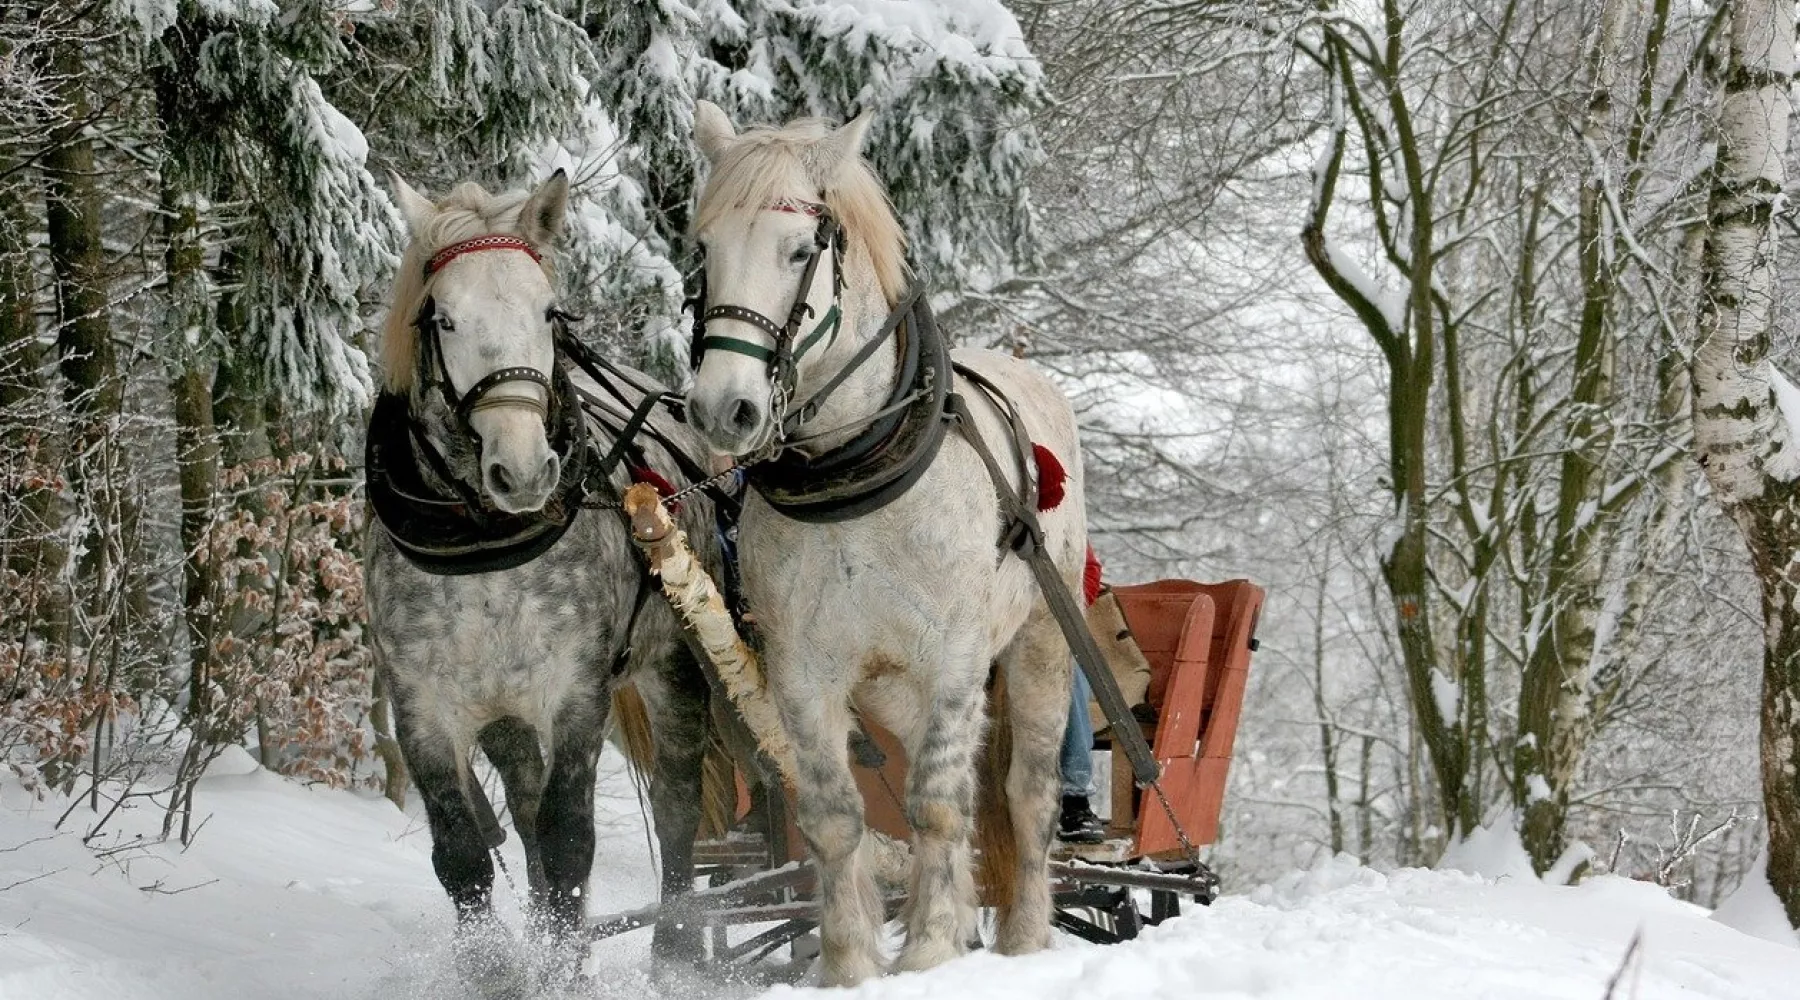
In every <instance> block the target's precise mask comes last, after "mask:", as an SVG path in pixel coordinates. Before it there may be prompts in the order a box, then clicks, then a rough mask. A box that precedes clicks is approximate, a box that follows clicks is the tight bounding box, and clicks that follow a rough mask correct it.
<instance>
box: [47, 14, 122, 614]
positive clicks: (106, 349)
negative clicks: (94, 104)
mask: <svg viewBox="0 0 1800 1000" xmlns="http://www.w3.org/2000/svg"><path fill="white" fill-rule="evenodd" d="M50 62H51V65H50V71H51V72H52V73H54V74H55V77H56V79H57V96H58V98H59V99H60V102H61V104H62V111H63V113H64V114H65V115H66V116H67V118H68V120H69V121H71V122H72V123H73V124H71V125H68V126H65V127H63V128H60V129H58V130H56V131H55V132H53V133H52V134H51V135H50V137H49V139H48V149H47V151H46V152H45V154H44V156H43V159H42V164H43V177H44V194H45V203H46V204H45V215H46V222H47V228H48V230H49V250H50V261H51V264H52V266H53V268H54V270H55V273H56V306H57V308H56V319H57V328H56V350H57V359H58V363H59V367H60V369H61V371H62V375H63V379H64V385H63V394H64V398H65V400H66V401H67V403H68V406H69V411H70V414H71V416H72V418H73V422H74V427H73V434H72V440H71V442H70V449H69V450H70V456H69V457H70V461H69V466H68V467H69V477H70V483H69V486H70V492H71V493H72V494H73V495H74V496H75V497H76V498H77V500H76V502H78V503H81V502H84V499H85V502H89V503H91V504H92V505H93V507H94V509H95V510H96V511H98V512H107V511H110V510H112V509H113V508H114V506H115V505H114V504H112V503H111V502H110V501H109V500H108V499H107V498H106V497H104V496H101V495H99V493H100V491H104V490H105V489H106V487H107V483H106V477H105V475H104V470H105V469H107V468H108V467H109V466H110V464H111V463H109V462H108V461H106V456H104V455H103V454H100V452H101V451H102V450H103V449H106V448H108V447H110V440H109V439H110V434H109V433H108V432H109V430H110V428H111V426H112V424H113V423H114V422H115V418H116V417H117V416H118V414H119V412H120V410H121V407H122V405H123V401H124V393H123V391H122V387H121V386H120V384H119V379H118V373H117V371H116V361H115V359H114V352H113V343H112V327H111V323H110V322H109V317H108V313H107V279H106V258H105V253H104V249H103V247H102V246H101V242H100V213H101V208H102V199H101V197H100V192H99V188H98V186H97V184H96V182H95V176H94V147H93V141H92V140H91V139H90V138H89V137H88V136H87V135H86V134H85V133H84V132H83V131H82V123H83V122H84V121H85V120H86V119H87V117H88V112H89V108H88V96H87V91H86V89H85V81H86V80H87V74H86V72H85V70H86V66H85V59H84V53H83V51H82V47H81V44H80V42H79V41H78V40H76V39H75V38H73V37H69V36H65V37H62V38H59V39H58V40H57V42H56V43H55V45H54V48H53V50H52V53H51V57H50ZM93 473H100V474H99V475H98V476H92V475H91V474H93ZM85 494H92V495H91V496H85V497H84V495H85ZM99 530H100V529H99V528H98V527H96V528H95V529H94V532H96V533H97V532H98V531H99ZM85 548H86V551H87V556H86V559H85V565H84V566H83V567H82V568H83V571H84V575H86V576H87V577H88V578H89V579H90V580H95V581H98V582H99V583H100V585H101V588H102V590H104V588H105V587H106V585H107V581H106V579H105V578H106V576H107V552H108V547H107V543H106V541H105V540H104V539H102V538H99V537H97V535H96V534H95V533H90V537H89V538H88V539H87V540H86V542H85Z"/></svg>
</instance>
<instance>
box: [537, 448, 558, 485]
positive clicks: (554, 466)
mask: <svg viewBox="0 0 1800 1000" xmlns="http://www.w3.org/2000/svg"><path fill="white" fill-rule="evenodd" d="M561 468H562V463H561V462H559V461H557V458H556V456H555V455H551V456H550V457H549V458H546V459H544V468H543V469H542V470H541V471H539V472H538V482H540V483H542V484H544V485H545V486H546V487H547V486H549V485H550V484H551V483H554V482H556V474H557V472H559V471H560V470H561Z"/></svg>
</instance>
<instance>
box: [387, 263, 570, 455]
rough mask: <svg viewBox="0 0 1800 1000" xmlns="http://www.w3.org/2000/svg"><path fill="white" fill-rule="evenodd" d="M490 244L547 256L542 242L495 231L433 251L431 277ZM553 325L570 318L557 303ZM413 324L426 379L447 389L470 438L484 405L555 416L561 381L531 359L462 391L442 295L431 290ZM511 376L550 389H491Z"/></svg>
mask: <svg viewBox="0 0 1800 1000" xmlns="http://www.w3.org/2000/svg"><path fill="white" fill-rule="evenodd" d="M487 250H516V251H519V252H521V253H525V254H529V255H530V257H531V259H532V260H533V261H541V260H542V259H543V256H542V255H541V254H540V253H538V251H537V248H535V247H533V246H532V245H531V244H529V243H527V242H525V241H524V240H522V239H520V238H519V237H517V236H507V235H503V234H498V233H496V234H490V235H486V236H477V237H475V238H473V239H467V240H463V241H461V242H459V243H452V244H450V245H449V246H447V247H445V248H444V249H442V250H439V251H438V252H437V253H435V254H433V255H432V257H431V259H430V260H429V261H426V263H425V277H426V279H427V280H429V279H430V278H431V277H432V276H433V275H435V274H436V273H437V272H438V271H440V270H442V269H443V268H444V266H445V265H447V264H449V263H450V262H451V261H453V260H455V259H456V258H458V257H461V256H462V255H464V254H469V253H479V252H482V251H487ZM545 318H546V319H548V320H549V321H550V322H551V323H552V324H553V325H557V326H560V325H561V324H562V322H563V321H564V320H565V319H566V318H567V317H566V316H565V315H564V314H563V313H562V312H560V311H559V310H558V309H556V307H554V306H552V307H551V308H550V310H549V312H548V313H547V314H546V316H545ZM413 326H414V328H415V329H417V330H418V333H419V372H420V377H421V381H422V382H423V383H424V385H425V388H426V389H427V390H433V389H435V390H436V391H437V392H439V393H441V394H442V396H443V398H444V401H445V402H446V403H447V404H449V407H450V411H451V412H452V413H454V414H455V415H456V422H457V424H458V430H460V431H461V432H462V433H463V434H464V435H465V436H466V437H467V438H468V439H469V440H471V441H478V440H479V439H480V435H478V434H476V433H475V428H474V426H473V425H472V424H471V423H470V418H471V417H473V416H474V415H475V414H476V413H479V412H481V411H483V410H495V409H501V408H504V407H508V406H513V407H521V408H524V409H527V410H530V411H532V412H533V413H535V414H537V416H538V418H539V419H540V420H543V421H544V422H545V424H546V425H548V424H549V423H550V421H551V419H552V418H553V416H554V414H553V413H552V408H553V407H555V406H556V405H557V391H556V383H555V380H554V378H553V377H552V374H551V373H548V372H542V371H539V370H537V369H536V368H532V367H530V366H528V365H513V366H509V367H506V368H498V369H495V370H494V371H491V372H489V373H487V374H486V375H484V376H482V377H481V379H480V380H478V381H477V382H476V383H475V384H474V385H472V386H470V387H469V391H468V392H466V393H458V392H457V391H456V386H455V385H454V384H452V383H451V381H450V371H449V368H448V367H447V366H446V365H445V364H444V351H443V345H442V344H441V343H440V342H439V337H441V336H442V332H441V329H440V327H441V323H440V321H439V319H438V314H437V300H436V299H435V298H434V297H432V296H430V295H427V296H426V297H425V301H424V302H423V303H421V304H420V306H419V313H418V316H417V317H416V318H414V320H413ZM510 382H529V383H531V384H533V385H536V386H540V387H542V388H543V390H544V398H543V399H539V398H537V396H535V395H523V396H521V395H516V394H507V395H504V396H494V395H491V394H492V393H493V391H494V390H495V389H497V388H499V387H500V386H503V385H506V384H507V383H510Z"/></svg>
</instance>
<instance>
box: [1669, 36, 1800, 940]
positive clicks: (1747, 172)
mask: <svg viewBox="0 0 1800 1000" xmlns="http://www.w3.org/2000/svg"><path fill="white" fill-rule="evenodd" d="M1793 62H1794V4H1793V3H1792V2H1791V0H1735V2H1734V3H1733V4H1732V6H1731V57H1730V64H1729V68H1728V70H1727V73H1726V78H1725V87H1724V92H1723V95H1722V97H1721V100H1720V109H1719V110H1720V113H1719V123H1720V130H1719V157H1718V163H1717V165H1716V167H1715V170H1716V173H1715V175H1714V179H1713V187H1712V192H1711V199H1710V203H1709V205H1708V211H1707V225H1708V234H1707V241H1706V247H1705V251H1704V253H1703V257H1702V265H1701V283H1702V293H1701V302H1700V309H1699V317H1698V323H1697V330H1696V334H1697V342H1696V345H1695V351H1694V360H1693V370H1692V378H1693V388H1694V395H1693V408H1694V444H1695V450H1696V451H1697V452H1698V456H1699V461H1700V465H1701V467H1702V468H1703V469H1705V470H1706V477H1707V480H1708V481H1709V482H1710V483H1711V484H1712V489H1713V496H1714V498H1715V499H1716V500H1717V501H1718V503H1719V504H1720V505H1721V506H1722V507H1723V508H1724V509H1725V510H1726V512H1727V513H1729V514H1730V515H1731V517H1732V520H1733V521H1734V522H1736V524H1737V526H1738V529H1739V530H1740V531H1741V532H1742V533H1743V536H1744V541H1745V543H1746V545H1747V546H1748V548H1749V550H1750V561H1751V565H1752V566H1753V567H1754V569H1755V572H1756V578H1757V582H1758V584H1759V585H1760V587H1761V590H1762V607H1763V622H1764V628H1763V641H1764V649H1763V691H1762V719H1761V721H1762V736H1761V751H1762V752H1761V757H1762V779H1763V803H1764V809H1765V811H1766V813H1767V819H1768V828H1769V866H1768V877H1769V883H1770V885H1771V886H1772V887H1773V889H1774V890H1775V894H1776V896H1777V897H1778V898H1780V900H1781V902H1782V906H1783V907H1784V908H1785V909H1786V911H1787V917H1788V923H1789V924H1790V925H1792V926H1795V927H1800V607H1797V605H1796V601H1800V482H1797V480H1800V452H1797V449H1800V440H1796V439H1795V438H1796V435H1795V434H1794V432H1793V430H1792V425H1790V424H1789V422H1788V421H1789V419H1791V418H1800V400H1796V399H1795V398H1793V397H1794V395H1795V394H1794V393H1793V390H1792V388H1791V387H1789V386H1785V385H1783V384H1781V381H1780V376H1779V375H1778V374H1777V373H1776V372H1775V370H1774V368H1773V367H1772V366H1771V365H1770V363H1769V357H1768V355H1769V343H1770V334H1771V330H1772V328H1773V323H1774V283H1775V262H1776V259H1777V258H1776V253H1775V250H1776V247H1775V240H1776V236H1775V229H1774V226H1773V225H1772V221H1773V214H1774V208H1775V204H1776V202H1777V200H1778V199H1780V198H1781V196H1782V189H1783V187H1784V186H1785V185H1786V183H1787V167H1786V157H1787V152H1788V117H1789V115H1790V114H1791V113H1792V107H1791V104H1790V100H1789V96H1788V87H1789V85H1790V82H1791V80H1792V77H1793ZM1783 393H1785V394H1786V395H1788V396H1789V397H1790V398H1789V399H1788V400H1787V401H1786V402H1785V403H1784V401H1783V400H1782V398H1781V395H1782V394H1783ZM1784 406H1785V407H1787V411H1786V412H1784Z"/></svg>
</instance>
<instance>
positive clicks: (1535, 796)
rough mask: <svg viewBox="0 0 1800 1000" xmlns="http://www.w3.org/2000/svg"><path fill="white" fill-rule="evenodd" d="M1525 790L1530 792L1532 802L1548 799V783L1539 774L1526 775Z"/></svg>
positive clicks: (1546, 800)
mask: <svg viewBox="0 0 1800 1000" xmlns="http://www.w3.org/2000/svg"><path fill="white" fill-rule="evenodd" d="M1525 790H1526V791H1527V792H1529V793H1530V795H1531V801H1532V802H1548V801H1550V783H1549V782H1548V781H1545V780H1544V776H1543V775H1541V774H1528V775H1526V776H1525Z"/></svg>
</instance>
